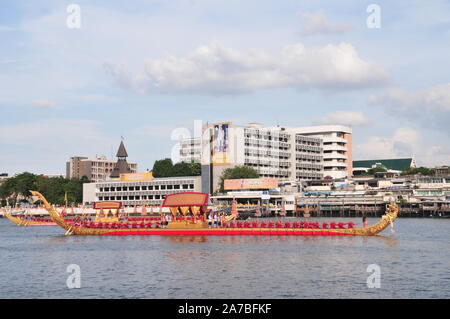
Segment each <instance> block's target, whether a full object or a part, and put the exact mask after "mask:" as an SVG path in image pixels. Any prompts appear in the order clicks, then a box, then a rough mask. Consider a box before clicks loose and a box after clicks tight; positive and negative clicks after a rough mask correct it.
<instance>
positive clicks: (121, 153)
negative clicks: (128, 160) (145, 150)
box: [116, 141, 128, 157]
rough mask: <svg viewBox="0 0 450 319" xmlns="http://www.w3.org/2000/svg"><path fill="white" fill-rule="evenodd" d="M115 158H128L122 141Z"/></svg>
mask: <svg viewBox="0 0 450 319" xmlns="http://www.w3.org/2000/svg"><path fill="white" fill-rule="evenodd" d="M116 156H117V157H128V153H127V150H126V149H125V145H124V144H123V141H121V142H120V146H119V150H118V151H117V154H116Z"/></svg>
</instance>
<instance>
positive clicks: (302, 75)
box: [105, 43, 387, 94]
mask: <svg viewBox="0 0 450 319" xmlns="http://www.w3.org/2000/svg"><path fill="white" fill-rule="evenodd" d="M105 68H106V70H107V71H108V72H109V73H110V74H111V75H112V77H113V78H114V79H115V81H116V82H117V83H118V84H119V85H121V86H122V87H124V88H131V89H133V90H134V91H136V92H139V93H153V92H161V93H208V94H227V93H244V92H249V91H252V90H256V89H264V88H283V87H293V88H299V89H305V88H325V89H354V88H360V87H374V86H379V85H382V84H384V83H385V82H386V80H387V74H386V72H385V71H384V70H383V69H382V68H380V67H378V66H376V65H374V64H372V63H370V62H367V61H364V60H363V59H361V58H360V57H359V56H358V53H357V51H356V49H355V48H354V47H353V46H352V45H351V44H348V43H341V44H339V45H333V44H328V45H326V46H325V47H322V48H307V47H305V46H304V45H303V44H301V43H298V44H293V45H289V46H286V47H285V48H283V49H282V50H281V52H280V54H279V55H277V56H274V55H271V54H269V53H267V52H264V51H262V50H251V51H248V52H241V51H239V50H236V49H231V48H227V47H224V46H222V45H220V44H218V43H212V44H209V45H203V46H201V47H199V48H198V49H196V50H195V51H194V52H193V53H192V54H191V55H189V56H187V57H176V56H172V55H170V56H166V57H165V58H163V59H150V60H147V61H146V62H145V68H144V71H143V72H142V73H141V74H139V75H137V76H134V77H133V76H131V75H130V72H129V71H128V70H127V68H126V66H124V65H115V64H112V63H107V64H105Z"/></svg>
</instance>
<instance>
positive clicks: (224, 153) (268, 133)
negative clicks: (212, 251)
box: [180, 122, 326, 191]
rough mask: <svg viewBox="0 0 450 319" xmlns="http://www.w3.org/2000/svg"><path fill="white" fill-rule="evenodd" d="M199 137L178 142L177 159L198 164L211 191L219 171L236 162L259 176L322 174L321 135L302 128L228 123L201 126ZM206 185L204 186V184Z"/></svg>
mask: <svg viewBox="0 0 450 319" xmlns="http://www.w3.org/2000/svg"><path fill="white" fill-rule="evenodd" d="M202 132H203V134H202V137H198V138H189V139H184V140H182V141H181V143H180V146H181V147H180V161H184V162H191V161H195V162H201V163H202V183H203V184H204V187H203V191H214V190H215V189H216V187H217V185H218V179H219V177H220V175H221V173H222V171H223V170H224V169H226V168H229V167H233V166H236V165H246V166H250V167H253V168H255V170H256V171H258V173H259V175H260V176H261V177H276V178H279V179H281V180H312V179H321V178H323V177H324V176H326V175H324V162H323V157H324V154H323V142H322V140H323V138H322V137H321V136H320V135H319V136H312V135H311V136H308V134H303V130H302V129H298V128H290V127H282V126H276V127H262V126H261V125H260V124H257V123H250V124H248V125H246V126H235V125H233V124H232V123H231V122H224V123H214V124H209V125H205V126H204V127H203V129H202ZM205 185H208V186H205Z"/></svg>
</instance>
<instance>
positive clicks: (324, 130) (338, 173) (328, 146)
mask: <svg viewBox="0 0 450 319" xmlns="http://www.w3.org/2000/svg"><path fill="white" fill-rule="evenodd" d="M295 131H296V132H297V133H298V134H301V135H305V136H310V137H320V138H322V140H323V170H324V177H328V176H330V177H332V178H345V177H351V176H352V171H353V155H352V129H351V128H350V127H348V126H342V125H323V126H309V127H301V128H297V129H295Z"/></svg>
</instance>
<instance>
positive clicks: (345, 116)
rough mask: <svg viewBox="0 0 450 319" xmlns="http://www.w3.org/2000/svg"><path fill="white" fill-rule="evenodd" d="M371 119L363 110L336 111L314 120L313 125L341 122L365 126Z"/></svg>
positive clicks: (347, 124)
mask: <svg viewBox="0 0 450 319" xmlns="http://www.w3.org/2000/svg"><path fill="white" fill-rule="evenodd" d="M370 122H371V121H370V119H368V118H367V117H366V116H365V115H364V114H363V113H362V112H358V111H336V112H331V113H328V114H327V115H325V116H323V117H318V118H315V119H314V120H313V125H322V124H323V125H327V124H340V125H346V126H353V127H355V126H363V125H367V124H369V123H370Z"/></svg>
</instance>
